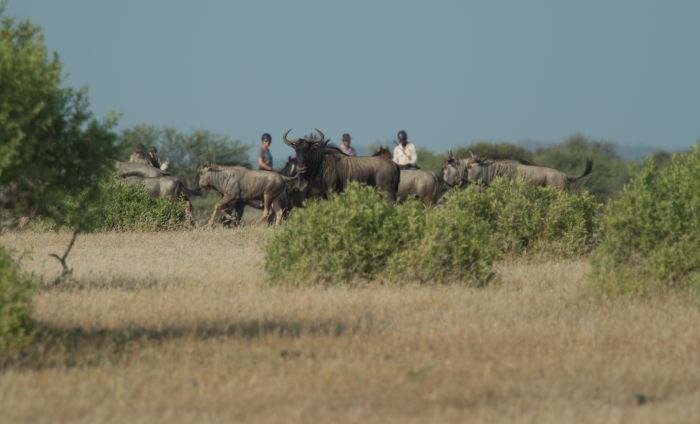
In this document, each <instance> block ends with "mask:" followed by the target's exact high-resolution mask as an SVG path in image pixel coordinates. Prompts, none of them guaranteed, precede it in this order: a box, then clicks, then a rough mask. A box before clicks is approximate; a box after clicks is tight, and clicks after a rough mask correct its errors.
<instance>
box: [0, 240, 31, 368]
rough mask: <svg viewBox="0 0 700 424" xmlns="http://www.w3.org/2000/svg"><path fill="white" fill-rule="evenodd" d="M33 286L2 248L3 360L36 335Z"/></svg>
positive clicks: (0, 311) (0, 342)
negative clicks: (32, 295) (32, 310)
mask: <svg viewBox="0 0 700 424" xmlns="http://www.w3.org/2000/svg"><path fill="white" fill-rule="evenodd" d="M32 290H33V285H32V282H31V280H30V279H29V278H27V277H26V276H24V275H22V273H21V272H20V270H19V269H18V266H17V264H16V263H15V261H13V260H12V258H11V257H10V255H9V254H8V253H7V252H6V251H5V250H4V249H3V248H2V247H0V360H2V359H4V358H6V357H7V356H8V355H11V354H13V353H15V352H17V351H18V350H19V349H21V348H22V347H24V346H26V345H27V344H29V343H30V342H31V340H32V336H33V333H34V331H33V330H34V323H33V321H32V318H31V307H30V306H31V294H32Z"/></svg>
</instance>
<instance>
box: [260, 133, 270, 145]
mask: <svg viewBox="0 0 700 424" xmlns="http://www.w3.org/2000/svg"><path fill="white" fill-rule="evenodd" d="M265 139H268V140H270V143H272V136H271V135H270V133H264V134H263V135H262V137H261V138H260V140H261V141H265Z"/></svg>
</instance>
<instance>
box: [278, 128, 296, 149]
mask: <svg viewBox="0 0 700 424" xmlns="http://www.w3.org/2000/svg"><path fill="white" fill-rule="evenodd" d="M291 131H292V129H291V128H290V129H288V130H287V132H286V133H284V135H283V136H282V141H284V144H286V145H287V146H289V147H294V146H295V145H296V144H297V141H299V139H298V138H295V139H294V140H292V141H290V140H289V139H288V138H287V136H288V135H289V133H290V132H291Z"/></svg>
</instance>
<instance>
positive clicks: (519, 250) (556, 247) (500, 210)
mask: <svg viewBox="0 0 700 424" xmlns="http://www.w3.org/2000/svg"><path fill="white" fill-rule="evenodd" d="M445 200H446V204H447V205H451V204H454V205H456V206H458V207H459V208H464V209H470V210H472V211H474V213H475V214H476V216H478V217H479V218H481V219H483V220H485V221H487V222H488V223H489V224H490V229H491V232H492V234H493V235H494V237H495V238H496V242H497V244H498V246H499V249H500V250H501V251H502V252H504V253H506V254H511V255H523V254H528V253H534V254H545V255H554V256H559V257H571V256H575V255H580V254H584V253H587V252H589V251H590V250H591V249H592V248H593V246H594V242H595V236H596V232H597V229H598V221H599V213H600V208H601V206H600V205H599V204H598V203H596V200H595V198H594V197H593V196H592V195H591V194H590V193H588V192H582V193H579V194H574V193H568V192H564V191H561V190H557V189H554V188H551V187H535V186H532V185H531V184H528V183H527V182H526V181H524V180H522V179H518V180H509V179H497V180H496V181H494V182H493V183H492V184H491V186H490V187H489V188H488V190H485V191H483V192H481V191H479V190H477V189H476V188H475V187H470V188H469V189H467V190H454V191H451V192H450V193H448V194H447V195H446V197H445Z"/></svg>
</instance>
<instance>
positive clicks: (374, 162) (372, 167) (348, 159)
mask: <svg viewBox="0 0 700 424" xmlns="http://www.w3.org/2000/svg"><path fill="white" fill-rule="evenodd" d="M290 131H292V130H291V129H290V130H287V132H286V133H284V136H283V141H284V143H285V144H286V145H287V146H289V147H291V148H292V149H294V151H295V152H296V165H297V173H298V174H299V175H300V176H301V177H302V178H303V179H305V180H306V181H308V182H309V183H311V184H312V185H313V186H314V187H315V188H316V189H318V190H319V191H320V192H321V193H322V195H323V197H326V196H327V195H328V194H329V192H331V191H335V192H341V191H343V190H344V189H345V186H346V185H347V183H348V182H349V181H359V182H362V183H365V184H367V185H370V186H376V187H377V188H378V189H379V190H380V191H383V192H384V193H386V195H387V196H388V197H389V199H391V200H392V201H395V200H396V192H397V190H398V187H399V178H400V174H399V167H398V165H396V164H395V163H394V162H392V161H390V160H387V159H384V158H381V157H375V156H364V157H357V156H348V155H346V154H345V153H343V152H342V151H341V150H340V149H339V148H337V147H333V146H329V145H328V141H326V140H325V136H324V135H323V133H322V132H321V131H320V130H319V129H316V131H317V132H318V135H319V137H318V138H311V137H307V138H308V139H307V138H297V139H294V140H289V139H288V138H287V136H288V135H289V133H290Z"/></svg>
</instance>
